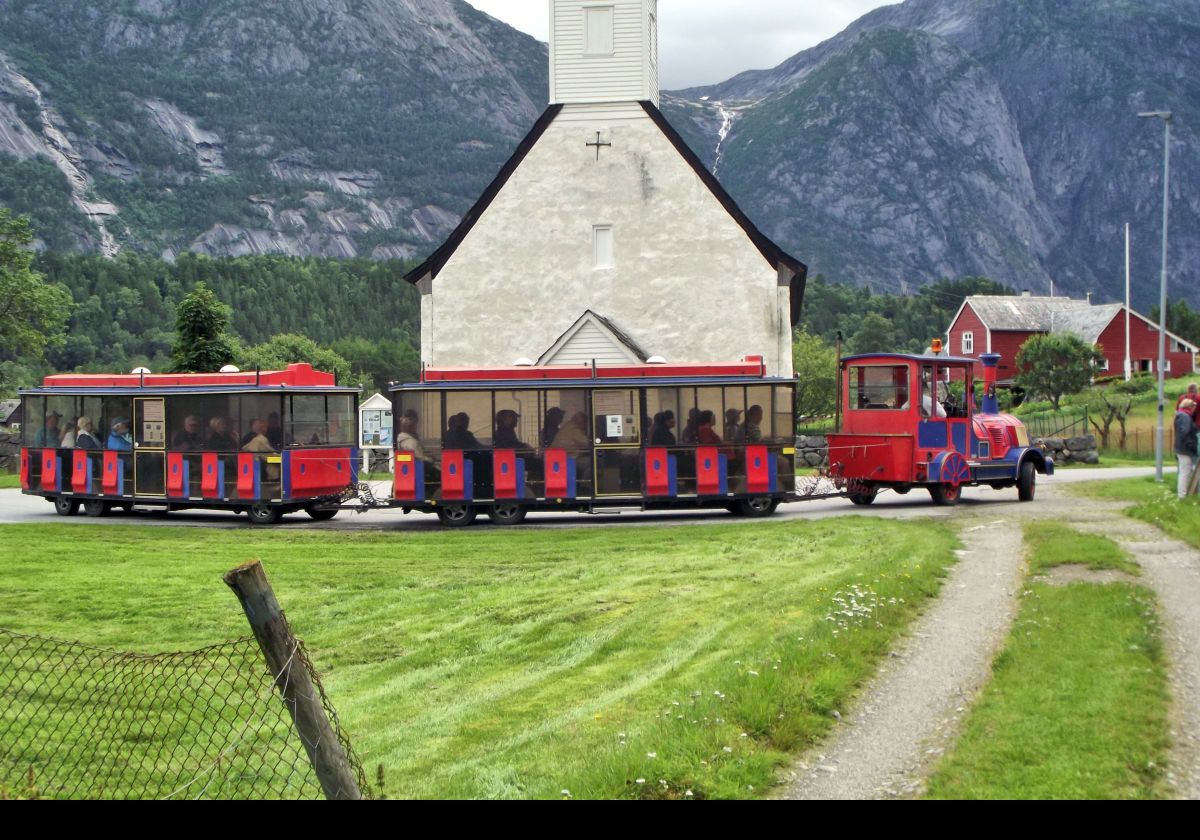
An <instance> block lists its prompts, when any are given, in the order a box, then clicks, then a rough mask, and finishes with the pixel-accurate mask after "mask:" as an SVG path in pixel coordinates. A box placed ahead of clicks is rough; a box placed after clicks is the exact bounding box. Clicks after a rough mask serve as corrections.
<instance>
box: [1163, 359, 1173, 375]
mask: <svg viewBox="0 0 1200 840" xmlns="http://www.w3.org/2000/svg"><path fill="white" fill-rule="evenodd" d="M1170 372H1171V360H1170V359H1163V373H1170Z"/></svg>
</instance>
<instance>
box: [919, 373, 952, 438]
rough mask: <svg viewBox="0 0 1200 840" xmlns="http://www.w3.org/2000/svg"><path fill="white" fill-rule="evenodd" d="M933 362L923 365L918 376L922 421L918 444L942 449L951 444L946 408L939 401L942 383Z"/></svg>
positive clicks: (920, 422)
mask: <svg viewBox="0 0 1200 840" xmlns="http://www.w3.org/2000/svg"><path fill="white" fill-rule="evenodd" d="M937 372H938V371H937V369H936V368H934V366H933V365H932V364H929V365H921V368H920V375H919V376H918V382H917V390H918V392H919V396H918V401H919V403H918V404H919V411H920V418H921V419H920V421H919V422H918V424H917V446H918V447H919V448H921V449H924V450H933V451H937V450H941V449H946V448H947V447H948V446H949V445H950V431H949V428H948V426H947V423H946V409H945V407H944V406H943V405H942V403H941V402H940V401H939V399H938V397H939V396H940V393H939V391H940V390H941V383H939V382H938V379H937Z"/></svg>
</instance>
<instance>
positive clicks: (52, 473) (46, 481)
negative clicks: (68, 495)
mask: <svg viewBox="0 0 1200 840" xmlns="http://www.w3.org/2000/svg"><path fill="white" fill-rule="evenodd" d="M42 489H43V490H45V491H46V492H48V493H53V492H56V491H57V490H58V450H57V449H43V450H42Z"/></svg>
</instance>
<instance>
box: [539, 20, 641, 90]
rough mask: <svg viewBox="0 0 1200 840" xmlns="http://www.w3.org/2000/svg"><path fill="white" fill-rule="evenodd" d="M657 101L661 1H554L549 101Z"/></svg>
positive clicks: (551, 23)
mask: <svg viewBox="0 0 1200 840" xmlns="http://www.w3.org/2000/svg"><path fill="white" fill-rule="evenodd" d="M646 100H649V101H650V102H653V103H654V104H655V105H658V0H550V104H552V105H553V104H560V103H561V104H564V105H589V104H600V103H614V102H639V101H646Z"/></svg>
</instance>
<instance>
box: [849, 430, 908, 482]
mask: <svg viewBox="0 0 1200 840" xmlns="http://www.w3.org/2000/svg"><path fill="white" fill-rule="evenodd" d="M914 467H915V464H914V461H913V438H912V435H846V434H836V435H829V469H830V471H831V472H832V473H833V474H834V475H841V476H844V477H846V478H859V479H863V480H864V481H895V482H901V483H910V482H912V481H913V478H914Z"/></svg>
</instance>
